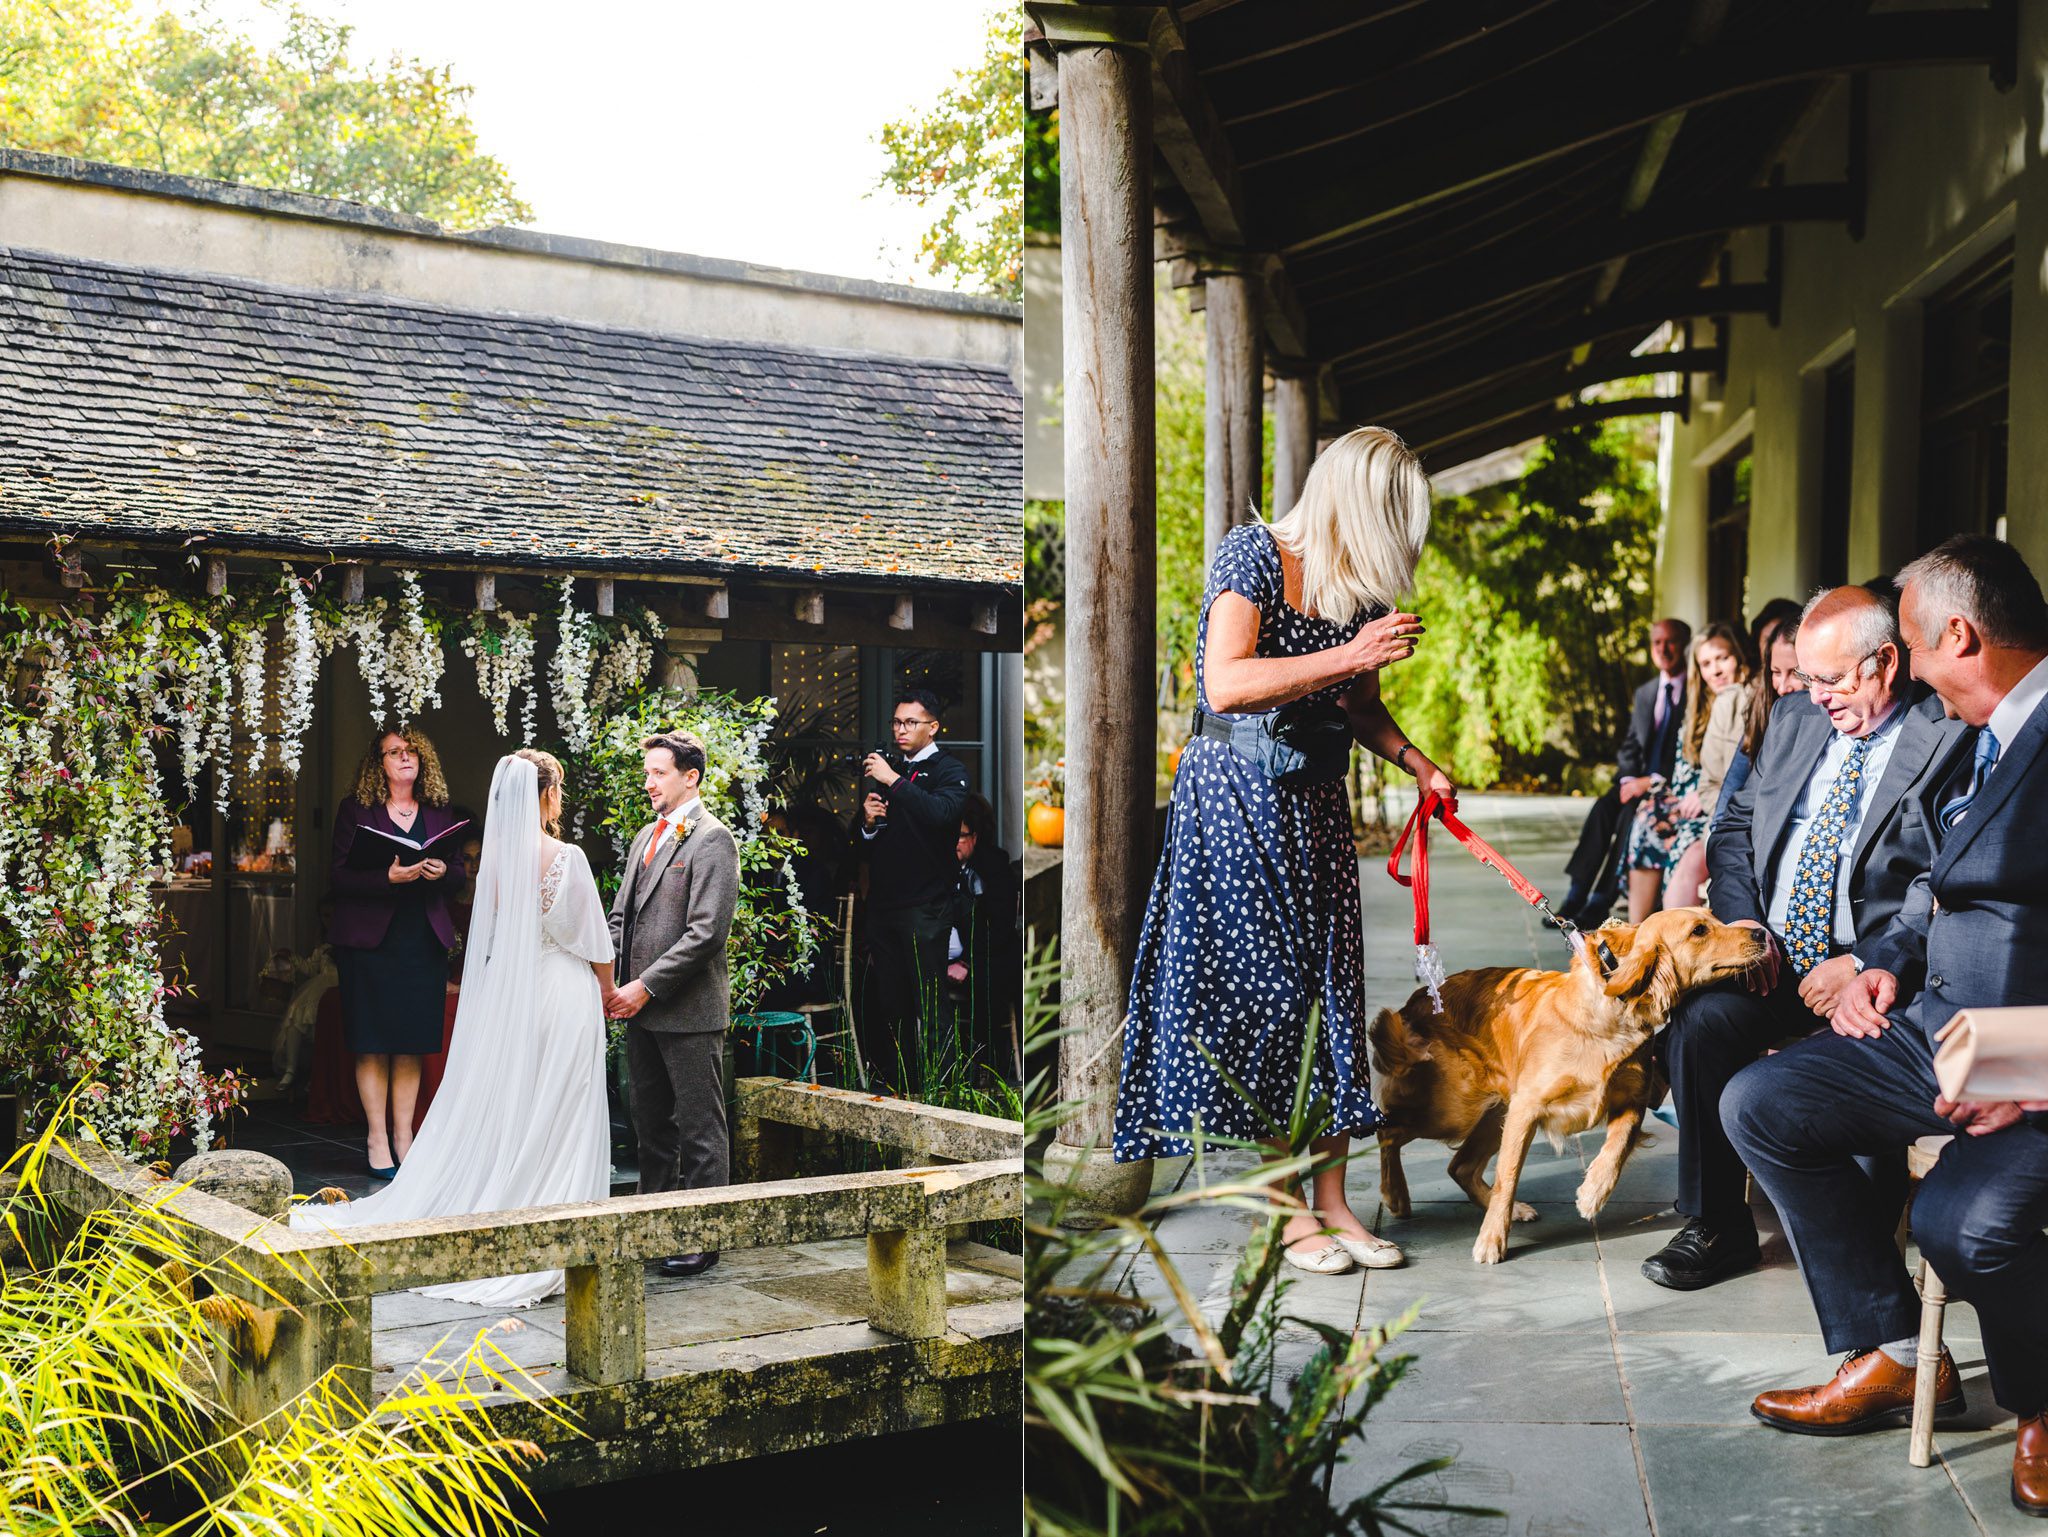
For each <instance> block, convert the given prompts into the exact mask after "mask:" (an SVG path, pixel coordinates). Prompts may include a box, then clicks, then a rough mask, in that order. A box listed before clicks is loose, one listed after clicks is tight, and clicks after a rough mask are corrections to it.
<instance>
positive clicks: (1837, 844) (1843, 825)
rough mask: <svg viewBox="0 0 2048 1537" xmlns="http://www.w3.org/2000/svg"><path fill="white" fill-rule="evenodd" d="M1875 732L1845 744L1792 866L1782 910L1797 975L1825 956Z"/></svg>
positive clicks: (1788, 953)
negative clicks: (1844, 755) (1845, 842)
mask: <svg viewBox="0 0 2048 1537" xmlns="http://www.w3.org/2000/svg"><path fill="white" fill-rule="evenodd" d="M1876 740H1877V734H1876V733H1875V732H1872V733H1871V734H1870V735H1869V736H1863V737H1858V738H1857V739H1856V740H1855V741H1853V742H1851V743H1850V744H1849V761H1848V762H1847V763H1844V764H1843V765H1842V771H1841V772H1840V773H1839V774H1837V775H1836V776H1835V782H1834V783H1833V784H1831V785H1829V786H1828V792H1827V794H1825V795H1823V796H1822V797H1821V801H1820V810H1818V811H1816V812H1815V813H1814V814H1813V822H1812V823H1811V825H1809V826H1808V827H1807V829H1806V841H1805V842H1804V843H1802V844H1800V845H1799V862H1798V863H1797V864H1796V865H1794V866H1793V867H1792V904H1791V906H1790V907H1788V908H1787V909H1786V911H1785V955H1786V957H1787V958H1788V959H1789V960H1790V961H1791V962H1792V969H1793V970H1794V971H1797V972H1798V973H1799V974H1800V975H1801V976H1805V975H1806V973H1807V972H1809V971H1811V970H1813V968H1814V967H1816V966H1818V965H1819V964H1820V963H1821V962H1822V961H1824V960H1826V959H1827V958H1828V944H1829V942H1830V941H1831V940H1832V939H1833V937H1834V932H1835V873H1836V871H1837V870H1838V869H1840V867H1841V862H1842V839H1843V837H1844V835H1845V834H1846V833H1847V832H1848V829H1849V818H1850V816H1851V814H1852V813H1854V811H1855V810H1856V799H1857V797H1858V796H1859V795H1861V794H1862V792H1863V763H1864V760H1865V759H1867V758H1868V757H1869V756H1870V744H1871V743H1872V742H1874V741H1876Z"/></svg>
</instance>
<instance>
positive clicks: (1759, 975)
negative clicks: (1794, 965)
mask: <svg viewBox="0 0 2048 1537" xmlns="http://www.w3.org/2000/svg"><path fill="white" fill-rule="evenodd" d="M1729 927H1731V928H1737V929H1755V930H1756V931H1757V932H1758V933H1759V934H1761V935H1763V937H1764V957H1763V959H1762V960H1760V961H1758V962H1757V963H1756V964H1755V965H1754V966H1752V967H1750V968H1749V970H1747V971H1745V972H1744V973H1743V974H1742V985H1743V986H1744V987H1746V988H1748V989H1749V990H1750V991H1751V992H1753V993H1768V992H1770V991H1771V990H1772V989H1774V988H1775V987H1777V985H1778V968H1779V967H1780V966H1782V965H1784V964H1785V952H1784V951H1782V950H1780V949H1779V948H1778V936H1777V935H1775V934H1773V933H1772V932H1771V931H1770V930H1769V929H1767V928H1765V927H1764V926H1763V925H1762V924H1761V923H1758V922H1757V921H1756V919H1754V918H1737V919H1736V920H1735V922H1734V923H1732V924H1730V925H1729Z"/></svg>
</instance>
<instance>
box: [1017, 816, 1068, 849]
mask: <svg viewBox="0 0 2048 1537" xmlns="http://www.w3.org/2000/svg"><path fill="white" fill-rule="evenodd" d="M1024 830H1025V831H1026V832H1028V833H1030V834H1031V841H1032V842H1033V843H1035V844H1037V845H1038V846H1039V847H1040V848H1042V849H1056V848H1059V847H1060V846H1061V844H1062V843H1064V842H1065V840H1066V836H1067V813H1066V812H1065V810H1064V809H1062V808H1061V807H1058V806H1046V805H1037V806H1033V807H1032V808H1031V809H1030V811H1028V812H1026V813H1025V816H1024Z"/></svg>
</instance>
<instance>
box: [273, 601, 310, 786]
mask: <svg viewBox="0 0 2048 1537" xmlns="http://www.w3.org/2000/svg"><path fill="white" fill-rule="evenodd" d="M278 585H279V586H280V587H282V588H283V590H284V595H285V611H284V689H283V697H282V698H280V699H279V700H278V708H277V716H278V720H277V729H278V744H277V755H278V760H279V761H280V762H281V763H283V765H284V771H285V772H286V773H287V774H290V775H291V776H292V777H293V778H294V779H296V778H297V777H298V774H299V765H300V763H301V761H302V758H303V754H304V751H305V737H306V734H307V733H308V732H309V731H311V730H312V729H313V691H314V686H315V685H316V684H317V683H318V681H319V678H320V643H319V640H318V638H317V637H316V636H315V634H314V625H313V605H312V604H311V602H309V601H308V600H307V598H306V584H305V583H304V582H302V581H300V580H299V578H298V577H297V576H296V575H294V574H293V572H292V569H291V568H290V567H289V566H287V567H286V568H285V573H284V578H283V580H282V581H280V582H279V584H278Z"/></svg>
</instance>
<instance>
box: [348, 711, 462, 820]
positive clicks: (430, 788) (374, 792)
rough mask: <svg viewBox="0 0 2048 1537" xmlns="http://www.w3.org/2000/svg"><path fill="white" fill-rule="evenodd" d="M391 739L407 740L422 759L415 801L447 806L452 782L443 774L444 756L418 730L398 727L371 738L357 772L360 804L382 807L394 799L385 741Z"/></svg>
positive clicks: (406, 743) (423, 733)
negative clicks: (385, 754) (385, 758)
mask: <svg viewBox="0 0 2048 1537" xmlns="http://www.w3.org/2000/svg"><path fill="white" fill-rule="evenodd" d="M388 736H395V737H403V738H405V745H406V746H408V747H410V748H411V749H412V750H413V752H414V753H415V754H417V755H418V757H419V760H420V777H419V778H418V780H416V781H415V782H414V784H413V788H412V793H413V798H414V799H415V800H417V801H419V803H420V804H421V805H423V806H445V805H447V804H448V781H447V779H446V778H444V777H443V776H442V773H441V755H440V754H439V753H437V752H435V751H434V744H433V743H432V742H430V741H428V740H427V734H426V732H424V731H422V730H420V728H419V727H417V726H406V727H403V728H401V727H397V726H394V727H392V728H391V729H390V730H388V731H380V732H378V733H377V734H376V735H375V736H373V737H371V738H370V749H369V751H368V752H366V753H364V754H363V763H362V767H361V768H359V769H357V770H356V804H357V805H359V806H382V805H385V804H387V803H388V802H389V801H390V799H391V781H390V780H389V779H387V778H385V777H384V738H386V737H388Z"/></svg>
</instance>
